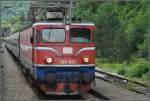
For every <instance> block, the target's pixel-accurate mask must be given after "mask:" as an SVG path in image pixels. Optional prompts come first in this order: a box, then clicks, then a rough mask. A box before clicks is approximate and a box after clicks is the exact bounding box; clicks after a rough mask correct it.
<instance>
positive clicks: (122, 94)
mask: <svg viewBox="0 0 150 101" xmlns="http://www.w3.org/2000/svg"><path fill="white" fill-rule="evenodd" d="M95 89H96V91H98V92H99V93H101V94H103V95H104V96H107V97H108V98H110V99H111V100H118V101H121V100H125V101H126V100H127V101H128V100H135V101H142V100H147V99H149V97H147V96H144V95H141V94H138V93H135V92H132V91H130V90H128V89H126V88H122V87H119V86H116V85H114V84H111V83H108V82H106V81H103V80H100V79H96V88H95Z"/></svg>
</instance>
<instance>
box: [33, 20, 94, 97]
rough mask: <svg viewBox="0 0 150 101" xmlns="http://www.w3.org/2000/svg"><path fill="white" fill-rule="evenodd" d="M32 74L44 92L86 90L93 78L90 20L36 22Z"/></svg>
mask: <svg viewBox="0 0 150 101" xmlns="http://www.w3.org/2000/svg"><path fill="white" fill-rule="evenodd" d="M33 27H34V39H33V40H34V42H33V43H34V44H33V47H34V49H33V59H32V61H33V66H34V71H35V75H34V78H35V79H36V81H37V82H38V85H39V86H40V88H41V89H42V90H43V91H44V92H45V93H46V94H57V95H71V94H80V93H81V92H86V91H88V90H89V89H90V88H91V83H92V82H93V81H94V80H95V54H96V52H95V45H94V35H93V32H94V29H95V26H94V24H93V23H72V24H70V25H65V24H64V23H36V24H34V25H33Z"/></svg>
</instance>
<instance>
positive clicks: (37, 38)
mask: <svg viewBox="0 0 150 101" xmlns="http://www.w3.org/2000/svg"><path fill="white" fill-rule="evenodd" d="M31 36H32V35H31ZM34 42H35V43H39V42H40V30H36V31H35V38H34Z"/></svg>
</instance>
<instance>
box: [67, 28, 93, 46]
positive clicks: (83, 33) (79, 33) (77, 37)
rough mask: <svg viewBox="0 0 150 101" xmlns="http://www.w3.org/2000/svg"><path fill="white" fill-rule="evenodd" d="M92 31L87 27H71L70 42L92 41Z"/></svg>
mask: <svg viewBox="0 0 150 101" xmlns="http://www.w3.org/2000/svg"><path fill="white" fill-rule="evenodd" d="M90 36H91V32H90V30H89V29H85V28H72V29H70V42H71V43H90V42H91V38H90Z"/></svg>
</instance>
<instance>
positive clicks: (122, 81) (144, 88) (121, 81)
mask: <svg viewBox="0 0 150 101" xmlns="http://www.w3.org/2000/svg"><path fill="white" fill-rule="evenodd" d="M96 78H98V79H102V80H104V81H107V82H110V83H114V84H116V85H117V86H121V87H125V88H127V89H129V90H131V91H134V92H136V93H140V94H143V95H147V94H148V85H145V84H142V83H139V82H136V81H132V80H129V79H128V78H125V77H122V76H119V75H115V74H111V73H109V72H104V71H102V70H100V69H96Z"/></svg>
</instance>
